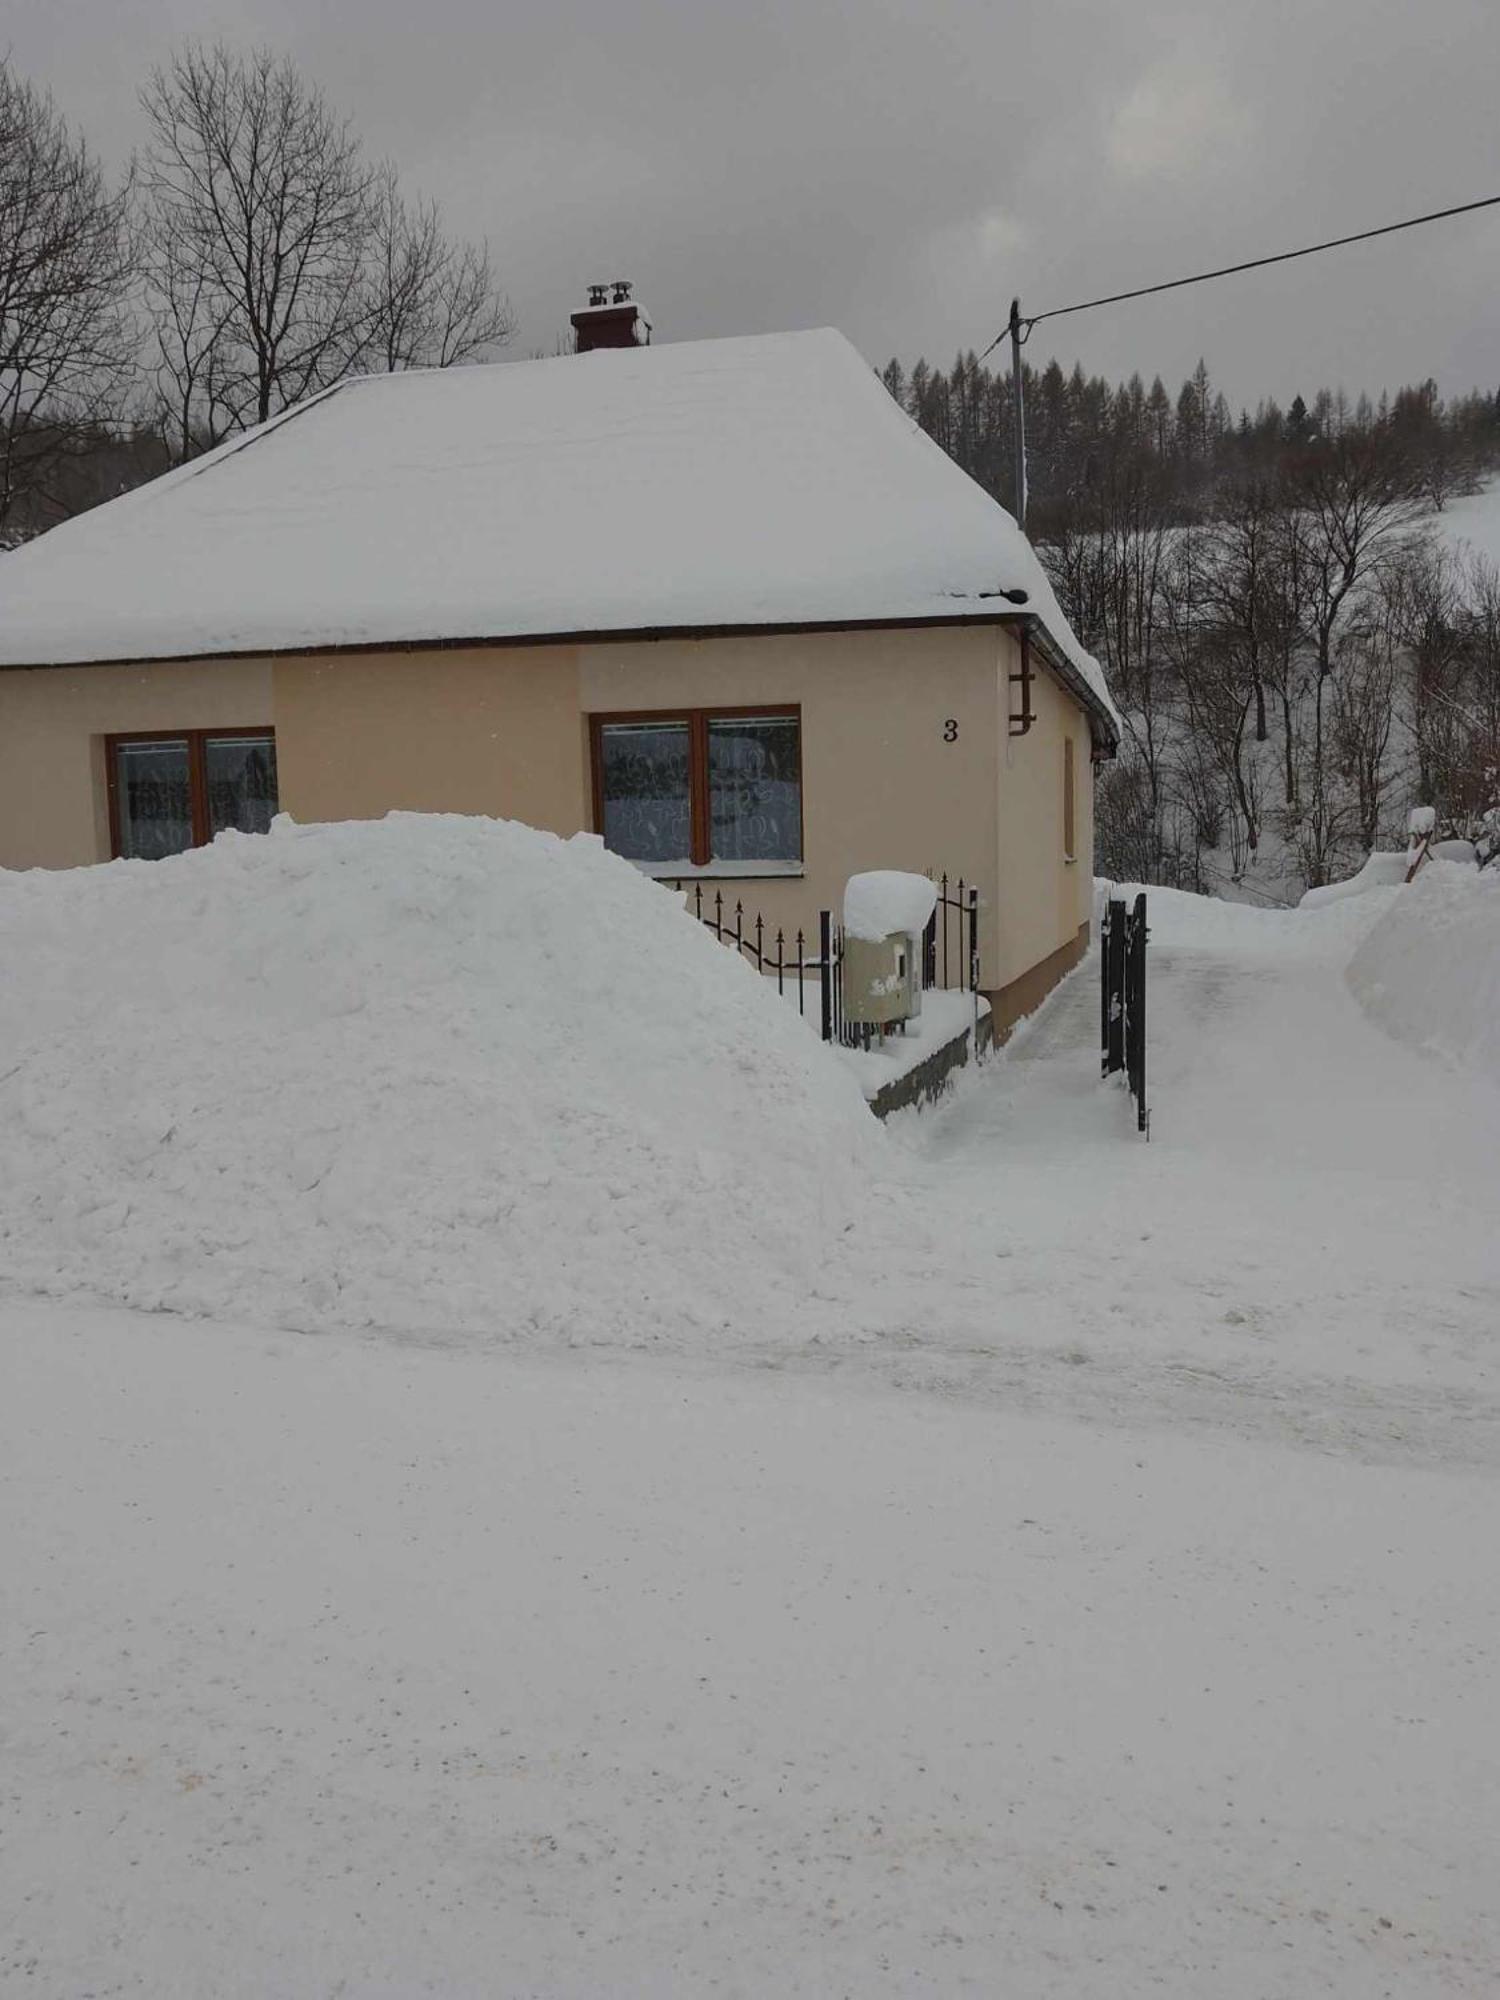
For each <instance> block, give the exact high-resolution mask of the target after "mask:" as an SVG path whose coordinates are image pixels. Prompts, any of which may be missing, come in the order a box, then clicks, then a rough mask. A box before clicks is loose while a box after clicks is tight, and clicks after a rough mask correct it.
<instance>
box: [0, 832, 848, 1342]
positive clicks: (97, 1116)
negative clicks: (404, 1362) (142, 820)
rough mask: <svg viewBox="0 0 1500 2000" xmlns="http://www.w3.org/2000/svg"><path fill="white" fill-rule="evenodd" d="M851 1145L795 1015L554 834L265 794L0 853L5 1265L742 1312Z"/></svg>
mask: <svg viewBox="0 0 1500 2000" xmlns="http://www.w3.org/2000/svg"><path fill="white" fill-rule="evenodd" d="M885 1145H886V1142H885V1140H884V1138H883V1135H882V1133H881V1131H880V1128H879V1127H878V1126H877V1125H876V1123H875V1121H874V1120H873V1119H872V1118H871V1117H870V1116H869V1114H868V1112H867V1111H866V1110H865V1107H864V1104H863V1102H862V1099H861V1097H860V1093H859V1090H858V1088H857V1087H856V1086H855V1084H854V1083H853V1082H852V1081H851V1080H850V1079H849V1078H848V1077H847V1076H846V1075H845V1074H844V1072H843V1070H842V1068H841V1067H840V1066H839V1065H838V1064H837V1063H834V1062H831V1061H829V1059H828V1057H827V1055H826V1053H825V1052H824V1050H823V1049H822V1048H821V1046H820V1044H819V1043H818V1041H817V1040H816V1038H815V1036H814V1034H813V1033H812V1032H810V1031H809V1029H808V1027H807V1026H806V1025H805V1024H804V1023H803V1022H801V1021H799V1019H798V1018H797V1013H796V1010H795V1008H794V1007H792V1006H790V1005H789V1004H788V1003H787V1002H786V1001H785V1000H782V999H779V998H778V997H777V995H776V993H775V991H774V990H771V989H768V988H767V987H766V985H765V984H764V983H763V982H762V981H761V980H760V979H758V978H757V976H756V975H755V974H754V973H753V972H752V971H751V970H750V968H749V966H748V965H747V964H745V963H743V962H742V961H741V960H739V959H738V958H737V956H736V955H735V954H734V953H733V952H731V951H728V950H726V949H725V948H724V947H723V946H722V945H720V944H718V943H717V942H716V941H715V940H714V939H713V938H712V937H711V936H710V935H709V933H708V932H707V931H706V930H705V929H704V928H703V927H702V926H701V925H699V924H698V923H696V922H695V921H694V920H693V919H692V918H690V917H689V916H688V915H687V914H686V913H685V912H684V911H683V910H682V908H681V907H680V904H679V903H678V901H677V899H675V898H674V897H672V896H671V895H669V894H668V893H667V892H665V891H664V890H662V889H661V888H659V887H657V886H656V885H655V884H654V883H651V882H648V881H646V880H645V879H643V878H642V876H641V875H640V874H638V873H637V871H636V870H635V869H634V868H632V867H631V866H630V865H629V864H628V863H627V862H624V861H621V860H619V859H617V858H616V857H615V856H613V855H610V854H608V853H606V852H605V851H604V849H603V848H602V847H601V846H600V844H599V843H598V841H596V840H594V839H592V838H589V837H586V836H581V837H579V838H578V839H575V840H570V841H563V840H559V839H556V838H554V837H553V836H551V835H548V834H543V833H538V832H535V831H534V830H532V829H531V828H528V827H523V826H518V825H513V824H510V823H507V822H501V821H490V820H476V819H461V818H454V817H425V816H418V815H409V814H404V815H394V816H392V817H391V818H390V819H387V820H385V821H382V822H379V823H376V824H366V825H347V826H320V827H296V826H293V825H292V824H291V823H290V822H288V821H285V820H282V821H278V823H277V825H276V827H275V829H274V831H273V832H272V833H271V834H270V835H269V836H268V837H267V836H260V837H254V836H248V835H235V834H229V835H224V836H222V837H221V838H220V839H219V840H217V841H216V842H215V843H214V845H213V846H212V847H210V848H207V849H203V850H200V851H199V852H197V853H193V854H187V855H182V856H179V857H178V858H176V859H174V860H170V861H161V862H154V863H147V862H117V863H115V864H113V865H111V866H109V867H104V868H93V869H83V870H78V871H75V872H70V873H62V874H48V873H43V872H41V871H37V872H33V873H28V874H24V875H18V874H8V875H7V874H3V873H0V1281H3V1282H4V1283H5V1284H7V1285H8V1286H9V1287H11V1288H12V1289H29V1290H34V1291H38V1292H44V1293H50V1294H54V1295H64V1294H81V1295H90V1296H93V1297H99V1298H108V1299H116V1300H120V1301H123V1302H125V1303H127V1304H130V1305H135V1306H145V1307H159V1308H162V1309H166V1310H173V1311H182V1312H198V1313H207V1314H229V1315H241V1316H243V1317H245V1318H248V1319H253V1320H255V1321H256V1322H258V1323H261V1324H266V1323H276V1324H280V1325H284V1326H290V1327H300V1328H317V1327H320V1326H330V1325H343V1326H351V1325H352V1326H360V1325H374V1326H382V1327H396V1328H407V1329H413V1330H416V1331H423V1330H428V1331H431V1332H433V1333H436V1334H448V1333H457V1332H464V1333H475V1334H478V1333H487V1332H496V1333H500V1334H504V1335H505V1336H507V1337H517V1336H522V1337H524V1336H526V1335H527V1334H535V1335H537V1336H539V1337H540V1336H550V1337H551V1338H552V1339H554V1340H555V1339H556V1338H558V1337H559V1336H562V1337H564V1338H569V1339H577V1340H591V1339H608V1340H611V1341H619V1340H625V1341H645V1340H651V1339H653V1338H656V1337H658V1336H659V1335H661V1334H663V1333H667V1334H671V1335H676V1336H680V1335H681V1334H682V1333H683V1332H684V1331H685V1330H698V1331H700V1332H711V1331H713V1330H717V1329H720V1328H724V1327H725V1326H726V1324H727V1322H728V1321H729V1320H730V1317H731V1315H733V1316H734V1317H735V1318H736V1319H737V1321H738V1322H739V1323H740V1324H741V1325H748V1326H749V1327H750V1328H751V1330H752V1331H753V1330H754V1329H755V1326H756V1323H757V1318H758V1315H759V1314H760V1313H765V1312H780V1313H781V1314H782V1315H783V1319H784V1317H785V1316H786V1315H790V1314H792V1313H794V1312H795V1311H796V1309H797V1306H798V1303H799V1301H800V1300H801V1299H802V1298H803V1297H804V1296H805V1294H806V1291H807V1289H808V1288H809V1286H810V1285H811V1284H812V1283H813V1281H814V1279H815V1276H816V1271H817V1265H818V1261H819V1259H820V1257H821V1256H823V1255H824V1254H825V1253H826V1250H827V1246H828V1244H829V1242H830V1240H831V1239H832V1238H834V1237H836V1236H837V1234H838V1233H839V1231H840V1230H841V1229H842V1227H843V1225H844V1223H845V1221H846V1220H847V1218H848V1216H849V1214H850V1213H851V1212H852V1210H853V1207H854V1205H855V1203H856V1201H857V1199H858V1196H859V1192H860V1188H861V1185H862V1183H863V1182H864V1180H865V1177H866V1176H867V1174H868V1173H869V1171H870V1170H871V1168H872V1167H875V1168H878V1166H879V1162H880V1160H881V1158H882V1157H883V1153H884V1148H885ZM747 1307H748V1308H749V1310H748V1311H747ZM762 1330H766V1329H764V1326H763V1323H762ZM781 1330H782V1331H783V1332H784V1331H785V1325H784V1323H783V1325H782V1328H781Z"/></svg>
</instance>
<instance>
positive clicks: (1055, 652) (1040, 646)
mask: <svg viewBox="0 0 1500 2000" xmlns="http://www.w3.org/2000/svg"><path fill="white" fill-rule="evenodd" d="M1004 623H1006V624H1007V625H1020V626H1022V627H1023V629H1024V630H1025V631H1027V632H1028V633H1029V634H1030V635H1031V643H1032V645H1033V647H1034V648H1035V650H1036V652H1037V654H1038V656H1039V657H1040V658H1041V660H1042V662H1043V664H1044V665H1045V666H1046V667H1047V668H1048V670H1049V671H1050V672H1051V674H1052V675H1053V677H1054V679H1056V680H1058V681H1060V682H1061V683H1062V685H1063V687H1064V688H1066V690H1067V691H1068V693H1069V694H1070V695H1071V696H1072V697H1073V699H1074V701H1076V702H1077V703H1078V706H1079V707H1080V708H1081V709H1082V710H1083V712H1084V714H1085V715H1086V716H1087V717H1088V719H1089V735H1090V737H1091V738H1092V740H1093V748H1094V760H1095V762H1096V763H1097V762H1100V761H1102V760H1103V759H1104V758H1106V757H1113V756H1114V755H1115V753H1116V752H1117V751H1118V749H1119V747H1120V732H1119V730H1118V729H1117V728H1116V726H1115V719H1114V717H1113V716H1112V715H1111V714H1110V712H1109V710H1108V709H1107V708H1106V707H1105V706H1104V704H1103V702H1102V701H1100V699H1099V697H1098V695H1097V694H1096V693H1095V692H1094V690H1093V689H1092V688H1091V687H1090V686H1089V684H1088V682H1087V681H1086V680H1085V679H1084V677H1083V675H1082V674H1081V673H1079V671H1078V669H1077V667H1075V666H1074V664H1073V662H1072V661H1071V660H1070V659H1069V658H1068V656H1067V654H1066V653H1065V652H1064V651H1063V650H1062V648H1061V646H1059V645H1058V643H1057V641H1056V640H1055V639H1054V638H1053V636H1052V634H1051V633H1050V632H1049V631H1048V630H1047V627H1046V626H1045V625H1044V624H1043V623H1042V621H1041V618H1040V617H1039V616H1038V615H1037V613H1036V612H1030V613H1028V614H1027V616H1026V617H1024V618H1007V619H1006V620H1005V621H1004Z"/></svg>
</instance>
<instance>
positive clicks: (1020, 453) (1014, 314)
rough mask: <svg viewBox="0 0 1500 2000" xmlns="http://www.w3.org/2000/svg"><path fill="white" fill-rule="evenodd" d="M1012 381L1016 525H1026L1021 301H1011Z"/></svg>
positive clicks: (1024, 403) (1024, 399)
mask: <svg viewBox="0 0 1500 2000" xmlns="http://www.w3.org/2000/svg"><path fill="white" fill-rule="evenodd" d="M1010 382H1011V401H1012V403H1013V404H1014V405H1015V413H1016V483H1015V508H1014V512H1015V517H1016V526H1017V527H1018V528H1020V529H1021V530H1022V531H1023V532H1024V530H1025V527H1026V397H1025V393H1024V391H1023V390H1022V387H1021V301H1020V300H1019V299H1012V300H1011V302H1010Z"/></svg>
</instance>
